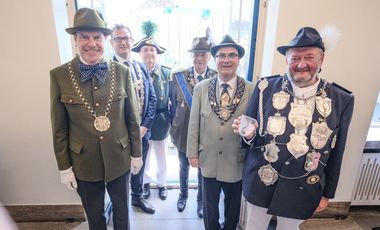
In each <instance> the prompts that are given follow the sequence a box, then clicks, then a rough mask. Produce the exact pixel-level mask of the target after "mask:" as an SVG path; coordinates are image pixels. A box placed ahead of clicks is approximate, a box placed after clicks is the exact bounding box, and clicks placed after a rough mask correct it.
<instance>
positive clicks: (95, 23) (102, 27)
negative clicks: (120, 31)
mask: <svg viewBox="0 0 380 230" xmlns="http://www.w3.org/2000/svg"><path fill="white" fill-rule="evenodd" d="M78 30H85V31H100V32H102V33H104V34H105V35H110V34H111V33H112V30H111V29H108V28H107V24H106V22H105V21H104V19H103V16H102V14H101V13H100V12H99V11H97V10H94V9H90V8H81V9H79V10H78V11H77V12H75V15H74V25H73V27H70V28H67V29H66V32H67V33H69V34H75V33H76V32H77V31H78Z"/></svg>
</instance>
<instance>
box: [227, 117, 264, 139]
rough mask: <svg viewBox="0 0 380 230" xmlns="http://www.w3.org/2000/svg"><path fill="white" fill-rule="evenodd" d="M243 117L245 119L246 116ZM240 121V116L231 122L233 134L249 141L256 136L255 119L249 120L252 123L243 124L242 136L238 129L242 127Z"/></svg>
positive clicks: (256, 126) (256, 125)
mask: <svg viewBox="0 0 380 230" xmlns="http://www.w3.org/2000/svg"><path fill="white" fill-rule="evenodd" d="M245 117H247V116H245ZM241 119H242V116H239V117H238V118H236V119H235V120H234V121H233V122H232V128H233V130H234V133H235V134H237V135H240V136H242V137H244V138H245V139H246V140H251V139H252V138H253V137H254V136H255V135H256V129H257V128H258V124H257V121H256V120H255V119H251V120H252V123H247V122H245V123H247V124H245V127H244V128H243V131H244V132H243V133H244V134H242V132H241V131H242V130H241V129H240V126H241V125H242V124H241V122H242V121H241ZM253 121H255V122H253ZM243 123H244V122H243Z"/></svg>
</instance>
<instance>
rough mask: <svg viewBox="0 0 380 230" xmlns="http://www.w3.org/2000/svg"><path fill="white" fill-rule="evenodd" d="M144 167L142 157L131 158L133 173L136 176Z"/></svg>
mask: <svg viewBox="0 0 380 230" xmlns="http://www.w3.org/2000/svg"><path fill="white" fill-rule="evenodd" d="M142 165H143V160H142V157H131V173H132V174H133V175H136V174H137V173H139V172H140V169H141V167H142Z"/></svg>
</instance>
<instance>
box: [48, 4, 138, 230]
mask: <svg viewBox="0 0 380 230" xmlns="http://www.w3.org/2000/svg"><path fill="white" fill-rule="evenodd" d="M66 31H67V32H68V33H69V34H72V35H74V40H75V45H76V48H77V50H78V56H77V57H75V58H74V59H72V60H71V61H69V62H68V63H65V64H63V65H61V66H59V67H57V68H55V69H53V70H51V71H50V99H51V122H52V130H53V142H54V152H55V156H56V160H57V164H58V168H59V170H60V174H61V183H62V184H65V185H66V186H67V187H68V188H69V189H71V190H75V189H77V192H78V194H79V196H80V197H81V200H82V204H83V206H84V209H85V212H86V215H87V218H88V224H89V228H90V229H102V230H103V229H106V221H105V217H104V216H103V212H104V193H105V189H107V191H108V193H109V195H110V198H111V201H112V203H113V225H114V229H129V218H128V193H127V191H128V190H129V183H126V182H127V181H128V179H129V176H130V172H131V173H132V174H137V173H138V172H139V170H140V168H141V165H142V159H141V138H140V128H139V123H140V122H139V114H138V107H137V101H136V94H135V92H134V89H133V84H132V78H131V73H130V70H129V68H127V67H125V66H123V65H122V64H119V63H117V62H115V61H105V59H104V56H103V54H104V44H105V41H106V37H107V36H108V35H109V34H111V32H112V31H111V30H110V29H108V28H107V27H106V23H105V22H104V20H103V18H102V15H101V14H100V13H99V12H97V11H96V10H93V9H89V8H82V9H79V10H78V11H77V12H76V13H75V16H74V26H73V27H71V28H67V29H66Z"/></svg>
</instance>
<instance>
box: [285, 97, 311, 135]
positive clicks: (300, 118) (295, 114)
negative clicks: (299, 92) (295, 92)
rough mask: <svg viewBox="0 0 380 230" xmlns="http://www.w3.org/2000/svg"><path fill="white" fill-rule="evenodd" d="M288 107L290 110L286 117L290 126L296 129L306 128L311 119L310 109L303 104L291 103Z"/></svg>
mask: <svg viewBox="0 0 380 230" xmlns="http://www.w3.org/2000/svg"><path fill="white" fill-rule="evenodd" d="M290 106H291V109H290V112H289V116H288V118H289V122H290V124H292V125H293V126H294V127H295V128H296V129H303V128H306V127H308V126H309V125H310V123H311V121H312V118H313V112H312V109H311V108H310V107H309V106H307V105H305V104H296V103H291V104H290Z"/></svg>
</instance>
